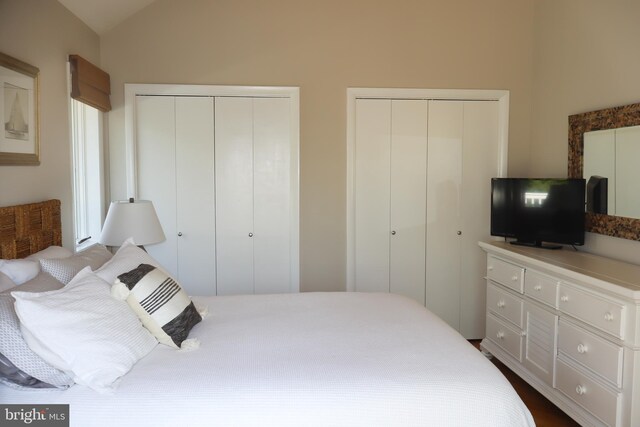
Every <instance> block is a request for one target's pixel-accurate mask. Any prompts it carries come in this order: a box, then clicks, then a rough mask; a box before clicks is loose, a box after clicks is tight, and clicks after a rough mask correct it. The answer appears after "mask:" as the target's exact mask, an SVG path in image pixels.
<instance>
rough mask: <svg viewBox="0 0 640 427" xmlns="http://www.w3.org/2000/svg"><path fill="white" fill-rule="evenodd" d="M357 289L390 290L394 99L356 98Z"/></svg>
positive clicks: (370, 290) (361, 290) (360, 290)
mask: <svg viewBox="0 0 640 427" xmlns="http://www.w3.org/2000/svg"><path fill="white" fill-rule="evenodd" d="M355 128H356V129H355V132H356V138H355V139H356V142H355V153H356V154H355V163H356V164H355V188H356V194H355V224H356V226H355V227H356V230H355V290H356V291H359V292H363V291H365V292H389V238H390V237H391V236H390V230H389V221H390V212H389V200H390V191H391V189H390V180H389V176H390V173H391V172H390V166H391V165H390V163H391V101H390V100H376V99H358V100H356V126H355Z"/></svg>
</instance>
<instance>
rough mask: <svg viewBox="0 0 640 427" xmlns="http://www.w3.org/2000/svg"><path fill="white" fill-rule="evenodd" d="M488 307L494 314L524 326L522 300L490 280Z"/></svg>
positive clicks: (518, 325)
mask: <svg viewBox="0 0 640 427" xmlns="http://www.w3.org/2000/svg"><path fill="white" fill-rule="evenodd" d="M487 308H488V309H489V311H491V312H492V313H494V314H497V315H498V316H500V317H502V318H504V319H506V320H508V321H510V322H511V323H513V324H514V325H515V326H517V327H518V328H522V300H521V299H519V298H517V297H515V296H513V295H511V294H510V293H508V292H507V291H505V290H502V289H500V288H499V287H497V286H496V285H494V284H492V283H491V282H489V284H488V285H487Z"/></svg>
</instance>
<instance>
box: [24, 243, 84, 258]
mask: <svg viewBox="0 0 640 427" xmlns="http://www.w3.org/2000/svg"><path fill="white" fill-rule="evenodd" d="M71 255H73V252H72V251H70V250H69V249H67V248H63V247H62V246H49V247H48V248H45V249H43V250H41V251H39V252H36V253H35V254H31V255H29V256H28V257H26V258H25V259H32V260H34V261H40V260H41V259H53V258H69V257H70V256H71Z"/></svg>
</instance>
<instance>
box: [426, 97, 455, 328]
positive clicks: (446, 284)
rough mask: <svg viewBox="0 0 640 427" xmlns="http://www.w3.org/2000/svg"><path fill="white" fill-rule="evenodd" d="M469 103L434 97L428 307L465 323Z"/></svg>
mask: <svg viewBox="0 0 640 427" xmlns="http://www.w3.org/2000/svg"><path fill="white" fill-rule="evenodd" d="M463 107H464V103H463V102H461V101H429V125H428V127H429V142H428V144H429V149H428V159H429V162H428V166H427V169H428V179H427V268H426V270H427V273H426V274H427V280H426V294H427V295H426V300H427V303H426V306H427V308H428V309H429V310H431V311H433V312H434V313H435V314H436V315H438V317H440V318H441V319H443V320H444V321H446V322H447V323H448V324H449V325H451V326H452V327H453V328H454V329H456V330H458V329H459V326H460V237H461V234H458V233H463V230H462V229H461V215H462V214H463V213H462V212H461V210H460V205H461V199H462V185H461V184H462V150H463V142H462V136H463V131H464V128H463V125H464V115H463V113H464V108H463Z"/></svg>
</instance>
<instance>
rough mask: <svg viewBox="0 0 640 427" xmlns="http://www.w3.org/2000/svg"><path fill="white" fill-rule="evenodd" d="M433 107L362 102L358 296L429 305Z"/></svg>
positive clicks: (358, 130)
mask: <svg viewBox="0 0 640 427" xmlns="http://www.w3.org/2000/svg"><path fill="white" fill-rule="evenodd" d="M426 106H427V103H426V101H422V100H379V99H358V100H357V101H356V167H355V185H356V191H355V196H356V199H355V222H356V231H355V246H356V250H355V276H356V286H355V287H356V290H357V291H367V292H392V293H396V294H401V295H405V296H408V297H410V298H413V299H415V300H416V301H419V302H420V303H421V304H424V301H425V300H424V295H425V293H424V289H425V288H424V281H425V203H426V200H425V199H426V137H427V128H426V125H427V108H426Z"/></svg>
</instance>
